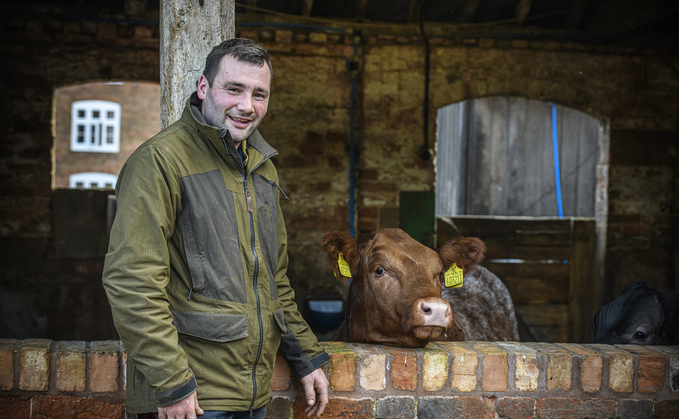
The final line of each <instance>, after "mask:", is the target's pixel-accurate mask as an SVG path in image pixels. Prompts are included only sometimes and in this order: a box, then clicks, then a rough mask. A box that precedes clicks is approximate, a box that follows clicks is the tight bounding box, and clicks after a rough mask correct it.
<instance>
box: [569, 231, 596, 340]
mask: <svg viewBox="0 0 679 419" xmlns="http://www.w3.org/2000/svg"><path fill="white" fill-rule="evenodd" d="M573 237H574V240H573V251H572V254H573V257H572V259H571V263H570V266H571V275H570V276H571V280H570V289H569V292H568V301H569V303H568V307H569V309H568V317H569V323H570V335H569V340H570V341H571V342H591V341H592V338H593V336H592V332H591V324H592V320H593V319H594V315H595V313H596V310H597V309H598V301H595V300H596V299H595V298H593V296H596V295H601V294H600V292H601V290H600V287H601V284H597V283H596V281H593V280H592V279H593V278H594V266H595V265H594V245H595V237H596V233H595V222H594V220H576V221H574V222H573Z"/></svg>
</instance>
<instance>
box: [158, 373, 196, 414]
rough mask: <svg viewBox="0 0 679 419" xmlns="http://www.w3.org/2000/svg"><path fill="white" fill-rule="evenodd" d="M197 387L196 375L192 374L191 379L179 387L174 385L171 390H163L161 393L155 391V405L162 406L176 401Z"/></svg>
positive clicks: (187, 395)
mask: <svg viewBox="0 0 679 419" xmlns="http://www.w3.org/2000/svg"><path fill="white" fill-rule="evenodd" d="M197 389H198V384H196V377H194V376H192V377H191V379H190V380H189V381H187V382H185V383H184V384H182V385H180V386H179V387H175V388H173V389H172V390H168V391H163V392H162V393H156V405H157V406H158V407H164V406H168V405H171V404H173V403H177V402H178V401H180V400H183V399H185V398H187V397H189V396H190V395H191V393H193V392H194V391H196V390H197Z"/></svg>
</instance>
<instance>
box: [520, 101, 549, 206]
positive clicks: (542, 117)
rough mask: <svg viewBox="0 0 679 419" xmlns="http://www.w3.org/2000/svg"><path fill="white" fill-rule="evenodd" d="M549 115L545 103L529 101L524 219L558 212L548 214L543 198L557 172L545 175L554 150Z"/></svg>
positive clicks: (525, 156)
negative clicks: (544, 188) (546, 183)
mask: <svg viewBox="0 0 679 419" xmlns="http://www.w3.org/2000/svg"><path fill="white" fill-rule="evenodd" d="M547 115H548V107H547V105H546V104H545V103H543V102H540V101H535V100H531V101H528V120H527V124H526V128H527V129H526V133H525V142H526V149H525V151H526V154H524V156H523V158H522V161H523V162H524V164H525V167H526V179H525V183H526V186H525V193H524V196H523V203H522V205H521V212H520V215H527V216H544V215H547V214H552V215H554V216H556V215H557V214H556V211H552V212H547V211H546V209H545V210H543V206H544V205H543V200H544V199H545V198H546V197H544V196H543V185H544V183H545V182H548V183H549V184H550V185H551V184H553V183H554V173H553V171H552V172H551V176H550V174H549V173H545V170H546V167H545V164H544V163H545V161H547V162H548V161H549V160H548V158H549V155H548V154H547V153H548V152H549V150H551V147H550V148H547V147H546V146H547V145H548V144H549V143H548V140H549V139H548V137H547V129H546V126H547V123H548V120H547V119H546V118H547ZM550 155H551V154H550ZM547 167H551V166H547ZM545 208H546V207H545Z"/></svg>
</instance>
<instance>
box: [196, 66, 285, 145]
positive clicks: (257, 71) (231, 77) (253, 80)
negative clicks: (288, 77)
mask: <svg viewBox="0 0 679 419" xmlns="http://www.w3.org/2000/svg"><path fill="white" fill-rule="evenodd" d="M270 93H271V74H270V73H269V66H268V65H266V64H264V65H263V66H259V65H257V64H251V63H248V62H244V61H239V60H237V59H236V58H234V57H231V56H229V55H227V56H225V57H224V58H222V62H221V65H220V68H219V72H218V73H217V76H216V77H215V80H214V82H213V83H212V86H210V84H209V83H208V81H207V79H206V78H205V76H200V80H198V98H200V99H202V100H203V107H202V109H201V112H202V113H203V117H204V118H205V121H206V122H207V123H208V124H209V125H211V126H214V127H217V128H226V129H228V130H229V133H231V138H233V141H234V143H235V145H236V147H238V146H240V143H241V142H242V141H243V140H245V139H247V138H248V137H249V136H250V134H252V133H253V132H254V131H255V129H256V128H257V127H258V126H259V124H260V123H261V122H262V118H264V115H266V110H267V108H268V106H269V94H270Z"/></svg>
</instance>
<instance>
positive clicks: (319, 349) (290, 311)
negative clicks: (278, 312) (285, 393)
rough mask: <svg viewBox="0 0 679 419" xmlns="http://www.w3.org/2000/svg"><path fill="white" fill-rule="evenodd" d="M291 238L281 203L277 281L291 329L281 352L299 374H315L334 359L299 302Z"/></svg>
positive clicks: (301, 376)
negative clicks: (292, 276) (290, 277)
mask: <svg viewBox="0 0 679 419" xmlns="http://www.w3.org/2000/svg"><path fill="white" fill-rule="evenodd" d="M287 270H288V241H287V232H286V230H285V221H284V220H283V212H282V210H281V208H280V205H279V206H278V270H277V272H276V285H277V286H278V296H279V298H280V300H281V302H282V303H283V307H284V313H285V323H286V326H287V330H284V331H283V332H282V334H281V346H280V352H281V354H283V357H285V359H286V360H287V361H288V365H290V368H291V369H292V370H293V371H294V372H295V375H297V377H298V378H303V377H305V376H307V375H309V374H311V373H312V372H313V371H314V370H315V369H317V368H319V367H321V366H323V365H324V364H325V363H327V362H328V361H329V360H330V356H329V355H328V354H327V353H326V352H325V349H324V348H323V346H321V345H320V344H319V343H318V339H316V335H314V333H313V332H312V331H311V328H310V327H309V325H307V323H306V322H305V321H304V319H303V318H302V314H301V313H300V312H299V309H298V308H297V304H296V303H295V292H294V291H293V289H292V287H291V286H290V281H289V280H288V277H287Z"/></svg>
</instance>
